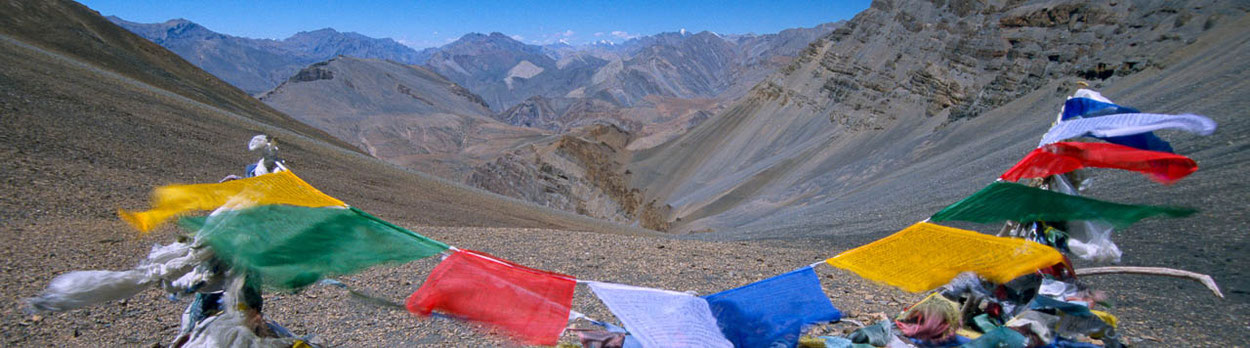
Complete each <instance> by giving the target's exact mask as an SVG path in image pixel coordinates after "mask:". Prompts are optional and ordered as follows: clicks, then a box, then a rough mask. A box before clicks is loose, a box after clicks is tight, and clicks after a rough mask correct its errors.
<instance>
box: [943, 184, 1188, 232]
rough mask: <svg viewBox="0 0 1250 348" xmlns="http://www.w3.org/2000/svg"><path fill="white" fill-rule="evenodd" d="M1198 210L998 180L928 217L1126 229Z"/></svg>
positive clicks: (951, 219)
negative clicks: (1150, 219) (1088, 224)
mask: <svg viewBox="0 0 1250 348" xmlns="http://www.w3.org/2000/svg"><path fill="white" fill-rule="evenodd" d="M1195 212H1196V210H1194V209H1191V208H1184V207H1171V206H1151V205H1130V204H1119V203H1112V202H1104V201H1099V200H1096V199H1089V198H1085V197H1080V196H1072V195H1066V194H1063V193H1059V192H1053V191H1047V190H1043V189H1039V188H1034V187H1029V186H1025V185H1021V184H1017V183H1012V182H1004V181H998V182H994V183H992V184H990V185H989V186H986V187H985V188H983V189H981V190H980V191H977V193H974V194H972V196H968V197H967V198H964V199H963V200H960V201H959V202H955V204H951V205H949V206H947V207H946V208H943V209H942V210H941V211H939V212H937V214H933V216H932V217H930V218H929V219H930V220H932V221H969V222H978V223H994V222H1001V221H1004V220H1011V221H1020V222H1025V221H1073V220H1103V221H1106V222H1109V223H1111V224H1113V225H1115V226H1116V227H1117V228H1123V227H1127V226H1129V225H1132V224H1133V223H1135V222H1137V221H1139V220H1141V219H1145V218H1147V217H1151V216H1155V215H1165V216H1170V217H1185V216H1189V215H1191V214H1193V213H1195Z"/></svg>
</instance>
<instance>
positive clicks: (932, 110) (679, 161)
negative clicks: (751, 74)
mask: <svg viewBox="0 0 1250 348" xmlns="http://www.w3.org/2000/svg"><path fill="white" fill-rule="evenodd" d="M1240 13H1241V12H1240V10H1238V9H1237V8H1236V7H1235V6H1229V5H1223V4H1221V3H1201V4H1197V3H1195V4H1191V5H1186V6H1179V5H1176V4H1171V3H1155V2H1143V3H1138V2H1130V3H1120V4H1114V3H1107V4H1089V3H1078V2H1061V1H1030V2H1023V3H1017V2H990V3H981V2H972V1H951V2H941V1H939V2H918V3H906V2H895V1H876V2H874V3H873V5H872V7H871V8H869V9H868V10H866V11H864V12H862V13H860V14H859V15H857V16H856V17H855V18H854V19H853V20H851V21H850V22H848V23H847V24H846V25H845V26H843V27H842V28H839V29H838V30H835V31H834V32H833V33H832V34H830V35H829V36H827V37H825V38H824V39H822V40H819V41H817V42H814V43H812V44H811V45H810V48H809V49H807V50H806V51H805V52H804V53H803V54H802V55H801V56H800V57H799V58H798V59H797V61H796V62H794V63H793V64H791V65H790V66H787V67H785V68H783V69H782V70H781V71H780V72H779V73H777V74H775V75H773V76H770V77H769V78H768V79H766V80H765V81H764V82H761V83H760V84H758V85H756V86H755V87H754V88H753V89H752V90H751V92H750V93H749V94H748V95H747V96H746V97H745V98H743V99H741V100H739V101H738V102H737V103H736V104H734V105H733V106H732V107H730V108H729V109H728V110H727V111H725V112H723V113H722V114H719V115H717V116H716V117H713V118H712V119H711V120H710V121H708V122H706V123H704V124H702V125H700V126H698V127H697V128H695V129H693V130H692V131H691V132H690V133H688V134H686V135H685V136H683V137H681V138H678V139H677V140H675V141H672V142H669V143H666V144H664V145H662V146H659V147H655V148H652V149H649V150H647V151H645V152H642V153H640V154H639V156H638V157H637V159H636V163H635V166H634V168H633V170H634V172H636V173H638V175H636V176H635V184H636V185H637V187H640V188H645V189H646V190H647V191H648V192H663V193H666V194H667V196H666V197H664V199H665V200H664V201H665V202H667V203H670V204H672V205H673V206H674V212H675V215H674V217H673V221H678V219H680V223H678V224H677V225H678V226H679V227H677V230H679V231H687V232H689V231H733V233H734V234H735V235H737V236H740V237H746V236H752V237H766V236H769V235H772V234H774V233H778V232H777V231H780V230H786V229H790V228H798V227H795V226H797V225H805V226H810V225H807V224H809V223H812V222H813V221H828V220H826V219H827V216H830V215H831V214H836V215H839V216H847V215H852V216H856V215H858V216H863V219H865V220H871V218H873V217H875V214H879V213H876V212H885V211H894V210H892V209H890V208H888V207H893V206H895V205H899V204H901V203H902V201H899V200H900V199H903V198H904V197H908V195H909V193H910V192H911V191H910V190H913V189H920V187H917V186H913V185H910V184H907V185H904V184H902V183H898V182H895V180H898V178H900V177H902V176H903V175H918V173H942V176H941V178H943V179H940V180H938V182H947V181H949V182H950V185H952V186H951V187H952V188H964V189H963V190H954V189H953V190H951V191H944V192H940V193H938V194H932V195H927V194H926V195H919V196H921V197H924V198H922V199H920V200H907V201H906V206H909V207H915V209H914V210H910V211H914V212H915V213H913V216H914V220H920V219H922V218H923V217H924V215H922V214H923V213H922V212H932V211H933V209H932V208H938V207H940V206H941V205H942V204H944V203H949V202H950V201H951V200H952V199H954V198H957V197H958V196H961V195H963V194H965V193H967V192H971V190H969V188H972V187H973V186H976V185H979V184H983V183H985V182H988V181H989V180H990V178H992V175H993V174H995V173H993V172H994V171H997V170H998V169H997V167H987V165H988V164H990V163H995V164H996V165H1002V166H1007V165H1009V164H1010V163H1002V164H998V163H997V162H986V160H987V159H986V158H979V159H978V161H973V163H964V162H957V161H936V160H934V158H938V157H941V156H944V155H948V154H950V153H952V152H969V151H972V152H975V153H981V154H983V155H987V154H986V153H985V152H984V151H989V150H1002V149H1003V148H1006V147H1008V146H1005V145H1004V146H995V147H992V148H990V149H982V148H968V147H969V146H972V144H977V143H979V142H981V141H986V139H987V137H989V138H993V137H1002V136H1007V135H1005V133H1004V132H1010V133H1008V134H1010V135H1011V136H1013V137H1012V138H1010V141H1009V144H1012V146H1016V147H1011V148H1010V149H1011V151H1008V152H1006V153H1002V154H1001V155H1002V156H1004V158H1008V157H1010V158H1018V156H1019V155H1020V154H1023V153H1024V152H1025V149H1027V147H1026V146H1028V145H1029V144H1035V142H1036V140H1037V138H1038V137H1040V135H1041V134H1042V133H1043V132H1044V131H1045V128H1046V126H1047V125H1049V122H1050V119H1051V118H1052V117H1053V114H1054V113H1055V112H1056V111H1057V109H1058V108H1057V106H1056V105H1059V104H1060V103H1061V102H1062V100H1063V97H1064V96H1065V95H1066V94H1068V93H1070V92H1071V91H1072V90H1074V89H1075V87H1074V86H1075V85H1074V82H1075V81H1077V80H1089V81H1092V82H1094V83H1095V84H1096V85H1097V86H1114V85H1115V82H1116V81H1118V80H1119V79H1123V78H1124V77H1126V76H1132V75H1134V74H1136V73H1139V72H1141V71H1144V70H1160V69H1166V68H1167V67H1168V63H1167V62H1166V61H1165V59H1167V57H1168V56H1169V54H1171V53H1172V52H1177V51H1186V50H1191V49H1190V48H1189V47H1190V46H1191V45H1194V44H1196V43H1197V42H1198V41H1199V40H1200V39H1199V38H1200V37H1201V36H1203V35H1206V34H1207V33H1209V32H1210V31H1211V30H1212V28H1215V27H1217V26H1219V25H1220V24H1222V23H1223V24H1226V23H1227V21H1228V20H1229V18H1230V17H1231V18H1236V16H1237V15H1239V14H1240ZM1222 19H1223V20H1224V22H1221V20H1222ZM1215 39H1221V40H1222V39H1224V38H1207V40H1215ZM1008 103H1015V104H1013V106H1014V107H1015V108H1009V109H1003V107H1005V106H1007V104H1008ZM1029 103H1035V104H1029ZM1024 105H1032V106H1034V107H1037V108H1030V109H1018V108H1019V107H1021V106H1024ZM1146 106H1147V107H1146V108H1145V109H1147V110H1149V109H1150V108H1149V107H1148V106H1149V105H1146ZM991 110H1000V111H998V112H991ZM1025 110H1027V113H1024V112H1023V111H1025ZM1161 111H1167V110H1161ZM1175 111H1181V110H1175ZM986 115H993V117H992V118H991V119H985V120H982V118H985V117H986ZM999 140H1000V141H1006V140H1004V139H999ZM1003 161H1007V160H1006V159H1004V160H1003ZM967 167H975V168H978V169H989V168H996V169H992V170H985V171H983V172H982V171H973V172H976V173H980V174H978V175H954V176H950V177H948V176H947V175H946V173H950V174H952V175H953V174H954V173H956V172H959V173H968V172H966V171H967V170H969V169H968V168H967ZM1004 168H1005V167H1004ZM909 178H911V180H916V179H915V178H914V177H909ZM933 181H934V180H923V181H919V180H917V181H915V182H925V183H931V182H933ZM904 188H906V189H904ZM851 202H854V203H851ZM818 225H819V226H828V225H827V223H819V224H818ZM822 228H823V227H822ZM822 228H817V230H819V229H822ZM839 230H844V228H839Z"/></svg>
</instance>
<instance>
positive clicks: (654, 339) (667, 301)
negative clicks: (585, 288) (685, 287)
mask: <svg viewBox="0 0 1250 348" xmlns="http://www.w3.org/2000/svg"><path fill="white" fill-rule="evenodd" d="M586 284H587V285H589V286H590V290H591V291H593V292H594V293H595V296H598V297H599V300H600V301H603V304H605V305H607V306H608V310H610V311H612V314H614V315H616V318H617V319H620V320H621V323H622V324H625V328H626V329H628V330H629V334H630V335H631V336H633V337H635V338H637V339H638V342H639V343H641V344H642V346H643V347H646V348H650V347H733V346H734V345H733V343H731V342H729V340H727V339H725V335H724V334H723V333H721V330H720V328H719V327H718V326H717V323H716V317H714V316H713V315H712V310H711V309H710V307H709V305H708V301H706V300H704V299H703V298H700V297H697V296H693V295H690V294H686V293H680V292H676V291H668V290H660V289H651V288H643V287H637V286H629V285H622V284H612V283H600V282H586Z"/></svg>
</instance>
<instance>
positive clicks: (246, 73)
mask: <svg viewBox="0 0 1250 348" xmlns="http://www.w3.org/2000/svg"><path fill="white" fill-rule="evenodd" d="M108 19H109V20H110V21H112V22H113V23H116V24H117V25H120V26H122V27H123V28H126V29H127V30H130V31H131V32H134V33H135V34H139V36H142V37H144V38H147V39H148V40H152V42H155V43H157V44H159V45H161V46H162V47H165V48H167V49H169V50H170V51H174V53H177V54H178V55H179V56H182V57H183V59H186V60H187V61H189V62H191V64H194V65H195V66H197V67H200V68H201V69H204V70H205V71H208V72H209V73H211V74H213V75H214V76H217V77H218V78H220V79H222V80H225V81H226V82H229V83H230V84H232V85H234V86H235V87H239V89H242V90H244V91H246V92H247V93H249V94H253V95H255V94H258V93H261V92H264V91H267V90H269V89H271V88H274V87H275V86H277V85H278V84H279V83H282V81H285V80H286V79H287V78H289V77H291V75H294V74H295V73H296V72H297V71H299V70H300V69H303V68H304V67H306V66H308V65H309V64H312V63H316V62H320V61H325V60H328V59H330V58H334V57H337V56H340V55H346V56H352V57H359V58H377V59H387V60H393V61H397V62H401V63H408V64H419V63H421V62H424V61H425V59H426V58H427V57H428V56H429V54H428V52H418V51H416V50H413V49H412V48H409V47H408V46H404V45H402V44H400V43H398V42H395V41H394V40H391V39H375V38H371V37H367V36H364V35H361V34H357V33H340V32H338V31H336V30H334V29H330V28H325V29H320V30H314V31H309V32H299V33H296V34H295V35H292V36H291V37H289V38H286V39H284V40H280V41H279V40H267V39H250V38H244V37H237V36H231V35H226V34H221V33H217V32H214V31H212V30H209V29H208V28H205V27H203V26H201V25H199V24H196V23H194V22H191V21H188V20H185V19H173V20H169V21H166V22H164V23H135V22H129V21H126V20H124V19H121V18H118V17H114V16H110V17H108Z"/></svg>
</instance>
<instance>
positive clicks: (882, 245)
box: [825, 222, 1063, 292]
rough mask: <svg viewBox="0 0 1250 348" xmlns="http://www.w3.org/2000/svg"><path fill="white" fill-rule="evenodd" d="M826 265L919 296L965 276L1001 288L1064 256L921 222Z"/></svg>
mask: <svg viewBox="0 0 1250 348" xmlns="http://www.w3.org/2000/svg"><path fill="white" fill-rule="evenodd" d="M825 262H828V263H829V265H832V266H834V267H838V268H842V269H846V270H849V271H852V272H855V273H856V274H859V276H861V277H864V278H867V279H870V280H873V281H878V282H882V283H886V284H889V285H893V286H896V287H899V288H902V289H903V290H906V291H910V292H921V291H927V290H932V289H934V288H937V287H939V286H942V285H943V284H946V283H947V282H950V280H951V279H953V278H955V276H956V275H958V274H959V273H962V272H968V271H971V272H976V273H977V274H978V275H980V276H981V277H983V278H985V279H989V280H990V281H993V282H996V283H1006V282H1008V281H1010V280H1012V279H1015V278H1016V277H1019V276H1022V275H1025V274H1029V273H1032V272H1033V271H1036V270H1038V269H1041V268H1045V267H1049V266H1051V265H1054V264H1057V263H1060V262H1063V255H1061V254H1059V252H1058V251H1055V249H1053V248H1051V247H1048V246H1045V245H1042V244H1039V243H1036V242H1032V241H1027V240H1023V239H1019V238H1007V237H995V236H990V235H985V234H981V233H977V232H974V231H968V230H961V229H958V228H953V227H946V226H941V225H935V224H931V223H928V222H920V223H917V224H915V225H911V226H910V227H907V228H905V229H903V230H902V231H899V232H898V233H895V234H893V235H890V236H888V237H885V238H882V239H880V240H877V241H875V242H872V243H869V244H868V245H864V246H861V247H858V248H855V249H851V250H847V251H846V252H843V253H841V254H838V256H834V257H831V258H829V259H828V260H825Z"/></svg>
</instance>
